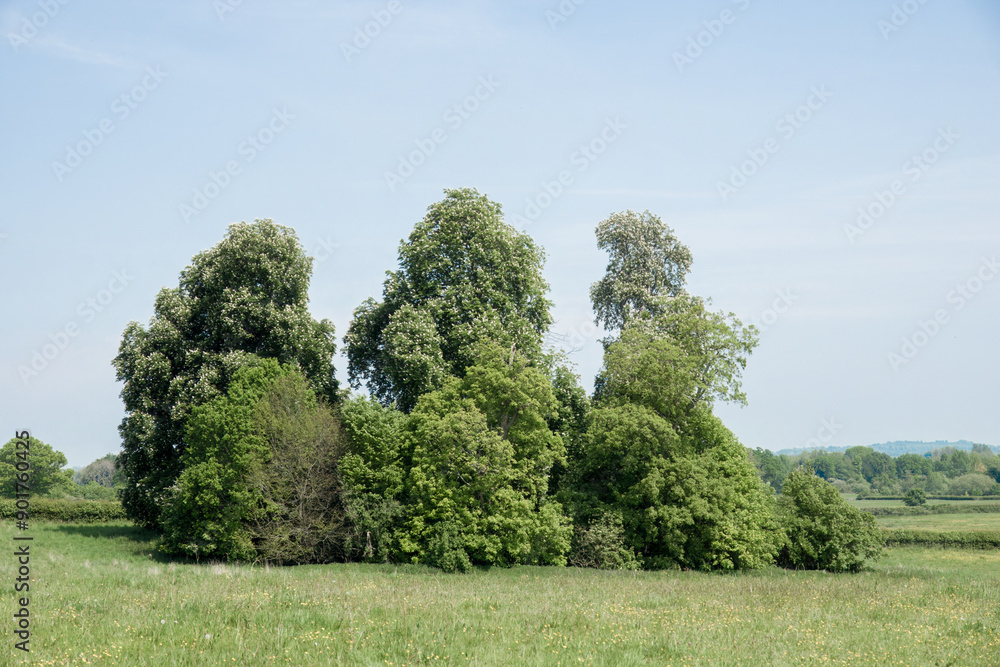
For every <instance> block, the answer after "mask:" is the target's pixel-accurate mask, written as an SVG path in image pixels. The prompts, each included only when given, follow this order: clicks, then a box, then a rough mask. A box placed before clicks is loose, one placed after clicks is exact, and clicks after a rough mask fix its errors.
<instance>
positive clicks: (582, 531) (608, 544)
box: [569, 512, 641, 570]
mask: <svg viewBox="0 0 1000 667" xmlns="http://www.w3.org/2000/svg"><path fill="white" fill-rule="evenodd" d="M569 564H570V565H572V566H574V567H593V568H597V569H600V570H638V569H639V568H640V567H641V563H640V562H639V559H638V558H636V556H635V552H634V551H632V549H630V548H629V547H628V546H627V545H626V544H625V529H624V527H623V526H622V518H621V516H620V515H618V514H615V513H613V512H604V513H603V514H601V515H600V516H599V518H598V519H596V520H595V521H594V522H593V523H592V524H591V525H590V526H588V527H586V528H585V527H583V526H576V527H575V528H574V531H573V543H572V546H571V548H570V554H569Z"/></svg>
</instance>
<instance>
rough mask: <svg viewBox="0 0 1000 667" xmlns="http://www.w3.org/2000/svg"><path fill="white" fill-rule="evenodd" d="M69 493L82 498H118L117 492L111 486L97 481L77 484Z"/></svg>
mask: <svg viewBox="0 0 1000 667" xmlns="http://www.w3.org/2000/svg"><path fill="white" fill-rule="evenodd" d="M69 493H70V495H71V496H72V497H74V498H80V499H83V500H118V493H117V492H116V491H115V489H113V488H109V487H107V486H103V485H101V484H98V483H97V482H87V483H86V484H77V485H76V488H74V489H73V490H72V491H71V492H69Z"/></svg>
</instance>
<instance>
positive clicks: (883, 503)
mask: <svg viewBox="0 0 1000 667" xmlns="http://www.w3.org/2000/svg"><path fill="white" fill-rule="evenodd" d="M844 499H845V500H847V502H849V503H851V504H852V505H854V506H855V507H857V508H859V509H865V508H866V507H906V504H905V503H904V502H903V501H902V500H858V499H857V498H855V497H854V496H853V495H847V494H844ZM927 504H928V505H955V506H958V507H963V506H966V505H980V504H982V505H992V504H1000V497H998V496H984V497H980V498H971V499H969V500H928V501H927Z"/></svg>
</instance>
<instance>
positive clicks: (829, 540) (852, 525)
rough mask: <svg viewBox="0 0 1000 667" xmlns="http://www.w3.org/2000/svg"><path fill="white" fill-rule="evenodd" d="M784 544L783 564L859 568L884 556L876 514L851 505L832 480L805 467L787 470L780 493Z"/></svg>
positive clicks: (782, 552) (802, 566) (830, 569)
mask: <svg viewBox="0 0 1000 667" xmlns="http://www.w3.org/2000/svg"><path fill="white" fill-rule="evenodd" d="M778 516H779V521H780V522H781V525H782V527H783V529H784V531H785V544H784V545H783V546H782V549H781V553H780V554H779V556H778V563H779V565H782V566H783V567H789V568H802V569H806V570H829V571H831V572H845V571H847V572H857V571H859V570H860V569H861V568H862V567H864V564H865V562H866V561H868V560H875V559H877V558H878V557H879V556H880V555H881V551H882V544H883V538H882V535H881V533H879V530H878V528H877V527H876V525H875V517H873V516H872V515H871V514H866V513H864V512H861V511H860V510H858V509H857V508H855V507H853V506H851V505H850V504H848V503H847V501H845V500H844V499H843V497H842V496H841V495H840V494H839V493H837V490H836V489H835V488H833V486H831V485H830V484H828V483H827V482H825V481H823V480H822V479H820V478H818V477H815V476H814V475H810V474H807V473H805V472H803V471H801V470H795V471H793V472H792V473H790V474H789V476H788V478H787V479H786V480H785V485H784V487H783V488H782V493H781V496H779V497H778Z"/></svg>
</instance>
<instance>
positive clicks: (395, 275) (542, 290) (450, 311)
mask: <svg viewBox="0 0 1000 667" xmlns="http://www.w3.org/2000/svg"><path fill="white" fill-rule="evenodd" d="M445 195H446V197H445V199H444V200H443V201H441V202H438V203H436V204H433V205H431V206H430V207H429V208H428V211H427V215H426V216H425V217H424V219H423V221H421V222H419V223H418V224H417V225H416V227H415V228H414V229H413V232H412V233H411V234H410V236H409V239H408V240H407V241H405V242H403V243H401V244H400V246H399V270H398V271H393V272H390V273H389V274H388V278H387V279H386V281H385V284H384V285H383V288H382V301H380V302H378V301H375V300H374V299H368V300H367V301H365V302H364V303H363V304H362V305H361V306H359V307H358V308H357V309H356V310H355V311H354V317H353V320H352V322H351V324H350V327H349V329H348V331H347V335H346V336H345V337H344V342H345V344H346V346H347V357H348V371H349V374H350V380H351V384H352V386H354V387H359V386H360V384H361V381H362V380H365V381H366V383H367V387H368V390H369V391H370V392H371V393H372V395H373V396H375V397H376V398H377V399H378V400H380V401H381V402H382V403H383V404H385V405H391V404H393V403H395V404H396V405H397V406H398V407H399V408H400V409H402V410H403V411H405V412H409V411H410V410H412V409H413V407H414V406H415V405H416V402H417V399H418V398H419V396H420V395H421V394H424V393H426V392H428V391H432V390H436V389H439V388H441V387H443V386H444V383H445V381H446V378H448V377H450V376H457V377H461V376H462V375H464V373H465V369H466V368H468V367H469V366H471V365H472V363H473V357H472V351H473V350H474V349H475V348H476V347H477V345H478V344H479V343H480V342H486V341H490V342H493V343H496V344H499V345H500V346H501V347H504V348H508V347H510V346H511V345H514V346H515V347H516V348H517V349H518V350H520V351H521V352H522V353H523V354H525V355H526V356H528V358H530V359H533V360H535V359H537V358H538V357H539V355H540V353H541V340H542V334H543V333H544V332H545V331H546V330H547V329H548V327H549V325H550V324H551V322H552V319H551V316H550V315H549V307H550V303H549V301H548V300H547V299H546V298H545V294H546V293H547V291H548V284H547V283H546V282H545V280H544V279H543V278H542V265H543V263H544V253H543V252H542V250H541V249H540V248H539V247H537V246H536V245H535V244H534V242H533V241H532V240H531V238H530V237H529V236H528V235H526V234H523V233H520V232H518V231H517V230H515V229H514V228H513V227H511V226H510V225H507V224H506V223H504V222H503V219H502V213H501V209H500V205H499V204H497V203H495V202H492V201H490V200H489V199H488V198H487V197H486V196H484V195H480V194H479V193H478V192H477V191H476V190H474V189H459V190H445Z"/></svg>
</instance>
